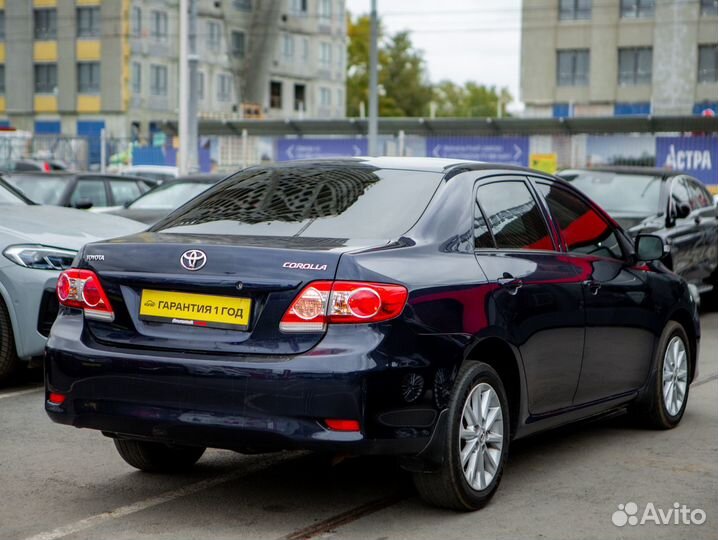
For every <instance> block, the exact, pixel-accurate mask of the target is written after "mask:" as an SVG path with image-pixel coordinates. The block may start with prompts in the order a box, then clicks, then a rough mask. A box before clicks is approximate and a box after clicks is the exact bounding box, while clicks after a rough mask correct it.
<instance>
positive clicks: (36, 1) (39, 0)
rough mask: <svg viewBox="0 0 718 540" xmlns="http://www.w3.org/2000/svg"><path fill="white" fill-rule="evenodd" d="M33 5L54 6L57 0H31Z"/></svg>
mask: <svg viewBox="0 0 718 540" xmlns="http://www.w3.org/2000/svg"><path fill="white" fill-rule="evenodd" d="M32 5H33V7H55V6H56V5H57V0H32Z"/></svg>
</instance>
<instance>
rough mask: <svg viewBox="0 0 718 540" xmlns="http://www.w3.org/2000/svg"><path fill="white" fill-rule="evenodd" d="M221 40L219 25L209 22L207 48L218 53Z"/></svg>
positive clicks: (215, 22)
mask: <svg viewBox="0 0 718 540" xmlns="http://www.w3.org/2000/svg"><path fill="white" fill-rule="evenodd" d="M221 39H222V38H221V30H220V27H219V23H218V22H217V21H207V48H209V50H211V51H218V50H219V45H220V42H221Z"/></svg>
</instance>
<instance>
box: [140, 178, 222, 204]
mask: <svg viewBox="0 0 718 540" xmlns="http://www.w3.org/2000/svg"><path fill="white" fill-rule="evenodd" d="M209 187H211V184H205V183H200V182H172V183H169V184H162V185H161V186H159V187H158V188H156V189H153V190H152V191H149V192H147V193H146V194H145V195H142V196H141V197H140V198H138V199H135V201H134V202H132V203H130V205H129V208H132V209H140V208H145V209H146V208H152V209H159V210H172V209H174V208H179V207H180V206H182V205H183V204H184V203H186V202H187V201H189V200H190V199H192V198H193V197H196V196H197V195H199V194H200V193H202V192H203V191H204V190H206V189H207V188H209Z"/></svg>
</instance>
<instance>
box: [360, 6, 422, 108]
mask: <svg viewBox="0 0 718 540" xmlns="http://www.w3.org/2000/svg"><path fill="white" fill-rule="evenodd" d="M348 34H349V46H348V50H347V57H348V58H347V64H348V66H347V68H348V71H347V114H348V115H349V116H359V112H360V110H359V109H360V105H359V104H360V103H362V102H363V103H364V105H365V106H366V107H368V105H369V46H370V39H371V20H370V18H369V17H368V16H366V15H364V16H361V17H358V18H357V19H352V18H350V19H349V28H348ZM383 35H384V32H383V29H382V28H381V24H380V25H379V115H380V116H422V115H426V114H428V111H429V103H430V101H431V98H432V95H433V92H432V89H431V85H430V83H429V82H428V80H427V77H426V66H425V62H424V59H423V56H422V54H421V52H420V51H418V50H416V49H415V48H414V46H413V44H412V43H411V38H410V36H409V33H408V32H398V33H396V34H394V35H393V36H391V37H389V38H388V39H384V37H383Z"/></svg>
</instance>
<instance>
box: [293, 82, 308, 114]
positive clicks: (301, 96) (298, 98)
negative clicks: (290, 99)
mask: <svg viewBox="0 0 718 540" xmlns="http://www.w3.org/2000/svg"><path fill="white" fill-rule="evenodd" d="M294 110H295V111H299V112H306V111H307V87H306V85H304V84H295V85H294Z"/></svg>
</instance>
